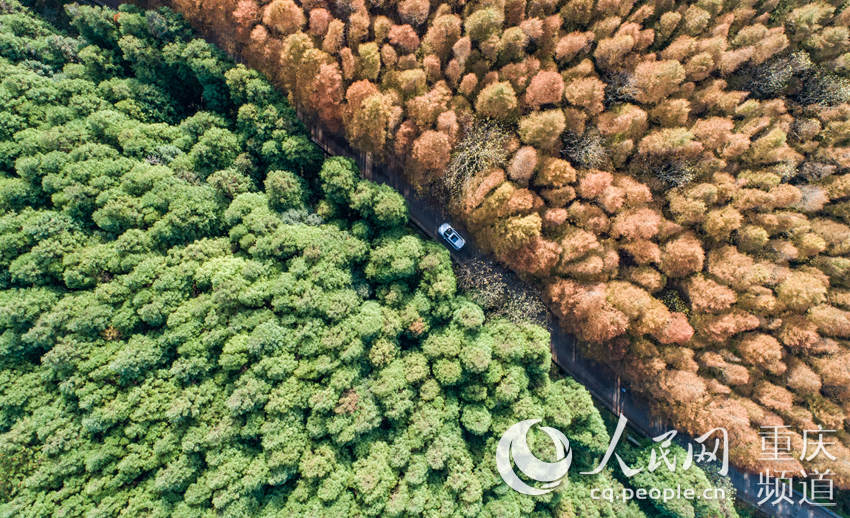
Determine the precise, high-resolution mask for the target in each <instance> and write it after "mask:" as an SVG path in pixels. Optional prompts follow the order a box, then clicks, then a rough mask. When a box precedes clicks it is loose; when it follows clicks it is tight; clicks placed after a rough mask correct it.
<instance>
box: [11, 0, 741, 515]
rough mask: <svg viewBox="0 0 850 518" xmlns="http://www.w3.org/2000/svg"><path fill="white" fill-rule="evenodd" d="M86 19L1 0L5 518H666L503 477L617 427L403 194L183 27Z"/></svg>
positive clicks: (588, 445) (145, 18)
mask: <svg viewBox="0 0 850 518" xmlns="http://www.w3.org/2000/svg"><path fill="white" fill-rule="evenodd" d="M69 14H70V21H71V23H72V26H73V27H74V28H75V29H76V31H78V35H77V36H65V35H60V34H58V33H57V32H55V30H53V29H52V28H51V27H49V26H47V25H46V24H45V23H44V22H41V21H39V20H38V19H36V18H35V17H33V16H32V15H31V14H30V13H28V12H26V11H25V10H23V9H22V8H20V6H18V5H17V4H15V2H13V1H12V0H6V1H4V2H3V3H2V4H0V47H2V48H1V49H0V78H2V79H1V80H0V99H2V106H0V120H2V121H3V122H2V129H1V130H0V131H2V134H1V135H0V139H2V142H0V150H1V151H2V153H0V155H2V156H0V166H2V169H3V172H2V176H0V209H2V215H0V272H2V275H0V469H2V472H3V477H2V482H1V483H0V516H10V517H11V516H45V517H46V516H133V517H136V516H162V517H166V516H167V517H170V516H210V515H212V514H213V513H217V514H219V515H224V516H316V517H323V516H435V517H436V516H485V517H486V516H493V517H511V516H516V517H519V516H551V515H553V514H554V515H558V516H576V515H581V516H607V517H642V516H645V514H644V512H643V511H642V510H641V509H639V508H638V507H637V506H636V505H635V504H633V503H630V504H628V505H626V504H622V503H606V502H599V501H593V500H591V499H590V498H589V497H588V492H589V490H590V488H592V487H615V488H619V487H622V486H621V485H620V482H619V481H617V480H616V479H615V477H614V473H613V472H612V471H611V470H605V471H604V472H602V473H601V474H600V475H599V476H596V477H575V478H573V479H572V480H570V481H569V483H567V484H564V485H563V486H562V487H561V488H560V489H559V490H558V491H556V492H555V493H553V494H550V495H548V496H547V497H544V498H532V497H526V496H522V495H520V494H519V493H516V492H514V491H512V490H510V489H509V488H508V487H507V486H506V485H504V484H503V483H502V481H501V479H500V478H499V476H498V474H497V473H496V468H495V461H494V455H495V445H496V442H497V441H498V438H499V435H500V434H501V433H502V432H503V431H504V430H505V429H506V428H507V427H508V426H510V425H512V424H514V423H515V422H516V421H518V420H520V419H526V418H529V417H539V418H545V420H546V422H547V424H548V425H550V426H555V427H557V428H559V429H560V430H562V431H563V432H564V433H566V434H567V435H568V436H569V437H570V439H571V446H572V448H573V450H574V455H575V457H574V467H573V470H576V471H577V470H580V469H582V468H585V469H587V468H590V467H592V466H593V465H595V463H596V462H597V461H598V460H599V458H600V457H601V454H602V453H603V451H604V449H605V447H606V446H607V441H608V434H607V432H606V429H605V426H604V423H603V421H602V419H601V417H600V415H599V413H598V412H597V411H596V409H595V408H594V407H593V404H592V402H591V399H590V396H589V395H588V393H587V392H586V391H585V390H584V389H583V388H581V387H580V386H579V385H578V384H577V383H575V382H574V381H572V380H558V381H553V380H552V379H550V377H549V368H550V359H549V358H550V357H549V345H548V335H547V333H546V332H545V331H544V330H543V329H542V328H540V327H537V326H532V325H517V324H513V323H510V322H508V321H505V320H501V319H495V320H493V319H490V320H488V319H487V318H486V316H485V314H484V313H483V311H482V310H481V309H480V308H479V307H478V306H476V305H475V304H473V303H471V302H469V301H468V300H466V299H465V298H464V297H462V296H460V295H458V294H457V293H456V284H455V277H454V274H453V273H452V269H451V264H450V261H449V256H448V253H447V251H446V250H445V249H444V248H442V247H441V246H439V245H437V244H435V243H431V242H424V241H422V240H421V239H420V238H419V237H417V236H415V235H413V234H411V233H410V232H409V230H407V228H406V227H405V226H404V225H405V223H406V221H407V210H406V207H405V203H404V200H403V199H402V197H401V196H400V195H399V194H398V193H396V192H394V191H392V190H391V189H389V188H386V187H382V186H378V185H375V184H373V183H371V182H369V181H364V180H361V179H360V178H359V175H358V173H357V171H356V169H355V168H354V167H353V165H352V163H351V162H350V161H348V160H346V159H340V158H329V159H327V160H323V158H322V156H321V154H319V153H318V151H317V149H316V148H315V147H314V146H313V145H311V143H310V142H309V141H308V140H307V139H306V138H305V137H304V133H303V128H302V127H301V126H300V125H299V123H298V122H297V121H296V119H295V118H294V116H293V113H292V110H291V109H290V108H289V107H288V105H287V103H286V102H285V100H283V99H282V98H280V97H279V95H278V94H276V93H275V91H274V90H273V89H272V88H271V86H270V84H269V83H268V82H266V81H265V80H264V79H262V78H261V77H260V76H258V74H256V73H255V72H252V71H249V70H247V69H246V68H244V67H243V66H234V65H232V64H231V63H229V62H227V61H226V60H224V59H222V57H221V56H220V55H219V54H218V52H217V51H216V50H215V49H214V48H213V47H211V46H209V45H208V44H206V43H204V42H202V41H200V40H197V39H192V37H191V34H190V33H189V31H188V30H187V29H186V27H185V26H184V25H183V23H182V22H181V21H180V20H179V19H178V18H177V17H176V16H175V15H174V14H173V13H171V12H169V11H157V12H144V11H138V10H135V9H131V8H125V9H124V10H123V11H122V12H120V13H116V12H113V11H109V10H105V9H99V8H89V7H78V6H74V7H72V8H71V9H70V10H69ZM531 439H532V447H533V448H534V449H535V451H536V452H537V454H538V455H540V456H541V457H544V458H545V457H546V456H547V454H551V453H553V451H552V450H551V448H552V447H551V444H550V445H549V446H548V448H549V449H548V450H547V447H546V446H547V444H546V443H545V442H544V441H540V440H539V437H538V436H537V435H532V437H531ZM691 475H692V476H691V478H690V479H689V481H688V483H689V484H691V485H692V486H694V487H704V486H706V485H707V484H708V483H709V482H708V480H707V478H706V476H705V475H704V474H703V473H702V472H701V471H699V470H694V471H693V472H692V473H691ZM668 505H669V504H668ZM694 506H695V507H694ZM695 509H696V510H697V511H698V512H700V513H708V514H710V515H712V516H719V515H721V514H723V515H728V516H735V514H734V511H728V513H727V511H724V509H729V505H728V502H714V503H711V502H710V503H704V502H703V503H695V504H691V503H689V502H682V507H681V508H680V509H678V510H677V511H676V512H675V513H674V515H675V516H683V517H693V516H694V512H695ZM650 515H652V514H650Z"/></svg>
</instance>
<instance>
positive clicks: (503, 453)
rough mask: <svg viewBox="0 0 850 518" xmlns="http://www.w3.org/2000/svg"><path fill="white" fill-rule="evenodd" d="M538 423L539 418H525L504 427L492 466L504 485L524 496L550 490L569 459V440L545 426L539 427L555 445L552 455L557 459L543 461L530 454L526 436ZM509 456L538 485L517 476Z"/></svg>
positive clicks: (567, 466)
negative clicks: (537, 486) (536, 485)
mask: <svg viewBox="0 0 850 518" xmlns="http://www.w3.org/2000/svg"><path fill="white" fill-rule="evenodd" d="M539 422H540V419H527V420H525V421H520V422H518V423H517V424H515V425H513V426H511V427H510V428H508V429H507V430H505V433H504V434H503V435H502V438H501V439H499V446H498V447H497V448H496V467H497V468H498V470H499V475H501V476H502V479H503V480H504V481H505V483H507V484H508V486H510V487H511V488H512V489H513V490H515V491H517V492H519V493H522V494H524V495H545V494H546V493H549V492H551V491H554V489H555V488H556V487H558V485H559V484H560V483H561V480H562V479H563V478H564V476H566V474H567V471H568V470H569V469H570V463H571V462H572V460H573V452H572V450H570V441H569V440H568V439H567V437H566V436H565V435H564V434H563V433H561V432H559V431H558V430H555V429H554V428H550V427H548V426H541V427H540V429H541V430H543V431H544V432H546V434H547V435H548V436H549V437H550V438H551V439H552V442H553V443H554V444H555V456H556V457H557V458H558V459H559V460H558V461H557V462H543V461H542V460H540V459H538V458H537V457H535V456H534V455H533V454H532V453H531V451H530V450H529V449H528V440H527V438H526V436H527V435H528V430H529V429H530V428H531V427H532V426H534V425H535V424H537V423H539ZM511 458H513V464H515V465H516V467H517V468H519V470H520V471H521V472H522V473H523V474H524V475H525V476H526V477H528V478H530V479H532V480H536V481H537V482H543V484H541V485H540V488H536V487H532V486H529V485H528V484H526V483H525V482H523V481H522V480H521V479H520V478H519V477H518V476H517V474H516V473H515V472H514V470H513V467H511Z"/></svg>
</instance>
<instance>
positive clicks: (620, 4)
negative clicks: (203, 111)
mask: <svg viewBox="0 0 850 518" xmlns="http://www.w3.org/2000/svg"><path fill="white" fill-rule="evenodd" d="M170 3H171V4H173V5H175V6H177V7H178V8H179V9H180V10H181V11H183V12H184V13H186V14H187V16H188V17H189V18H191V19H193V20H195V21H196V22H197V25H198V26H199V27H204V28H205V29H207V30H208V31H209V33H210V34H211V35H212V37H215V38H217V39H218V41H220V42H221V43H222V44H223V45H224V46H225V48H226V49H228V50H229V51H231V52H234V53H237V54H240V55H242V56H244V57H245V59H247V60H250V61H251V62H252V63H255V64H256V65H257V66H259V67H261V68H262V69H263V70H265V71H266V72H267V73H269V74H270V75H272V76H273V77H274V78H275V79H276V80H277V81H278V82H279V83H280V84H281V85H283V86H284V87H285V88H286V89H287V90H288V91H289V92H290V95H291V98H292V99H294V101H295V102H296V103H297V105H298V106H300V107H301V108H302V110H303V111H304V112H305V113H306V114H307V115H309V116H311V117H312V119H313V121H314V122H315V123H317V124H321V125H323V126H324V127H325V128H327V129H329V130H331V131H338V132H340V133H342V134H344V135H345V136H347V138H348V139H349V140H350V141H351V143H352V144H353V145H354V146H356V147H357V148H359V149H360V150H361V151H363V152H369V153H372V154H373V155H375V156H376V157H379V158H382V159H383V160H384V161H385V162H387V163H391V164H394V163H403V164H404V165H405V166H406V171H407V172H408V173H409V174H410V175H411V178H412V179H413V180H414V182H416V183H417V184H419V185H420V186H422V187H427V186H428V185H431V184H434V183H437V184H439V183H441V182H443V180H448V181H449V183H450V184H451V185H452V187H453V188H454V187H457V186H458V185H459V186H460V189H457V192H456V194H457V196H456V199H455V200H454V202H455V207H456V210H457V212H458V214H460V215H462V216H463V217H464V219H465V220H466V223H467V226H469V227H470V228H471V229H472V230H473V231H474V232H475V234H476V236H477V237H478V238H479V242H480V243H481V244H483V245H484V246H485V247H486V248H488V249H490V250H492V251H493V252H494V253H495V254H496V256H497V257H499V258H501V259H502V260H503V261H504V262H505V263H506V264H508V265H509V266H511V267H512V268H513V269H515V270H516V271H518V272H520V273H522V274H525V275H527V276H531V277H534V278H536V279H537V280H539V281H540V282H541V284H543V286H544V288H545V289H546V293H547V296H548V298H549V300H550V303H551V307H552V308H553V309H554V310H555V312H556V313H558V314H559V315H560V316H561V319H562V321H563V323H564V325H565V326H566V327H567V328H568V329H569V330H570V331H572V332H574V333H576V334H577V335H579V336H580V337H581V338H583V339H584V341H585V342H586V343H587V344H589V347H588V350H589V353H590V354H592V355H594V356H596V357H597V358H600V359H603V360H605V361H607V362H609V363H612V364H614V365H617V366H618V368H619V370H620V371H621V372H623V373H624V374H625V375H626V376H627V378H628V379H630V380H631V382H632V384H633V386H635V387H636V388H638V389H640V390H643V391H644V392H645V393H646V394H647V395H649V396H651V399H653V400H655V401H658V402H660V403H659V405H658V407H659V408H658V410H659V411H660V412H661V413H662V414H663V415H665V416H667V417H669V418H672V419H673V421H674V422H675V423H676V425H677V426H678V427H680V428H683V429H686V430H689V431H691V432H694V433H699V432H700V431H701V430H702V429H704V428H705V427H706V426H708V425H715V426H725V427H727V428H728V429H729V430H730V431H732V435H733V441H732V442H733V443H734V444H735V446H736V448H737V451H736V453H735V458H736V462H737V463H738V464H740V465H744V466H747V467H750V468H753V469H755V468H758V467H759V466H758V462H757V458H758V457H759V456H760V447H761V444H760V441H759V436H758V429H759V427H760V426H768V425H775V424H778V423H785V424H787V425H789V426H791V427H792V428H793V429H794V430H795V433H796V435H795V437H794V439H793V441H792V442H793V444H794V447H795V453H796V455H795V457H799V456H800V453H801V452H800V451H799V449H800V447H801V445H802V444H803V441H802V438H801V436H800V433H799V431H800V430H803V429H816V428H817V426H819V425H820V426H823V427H824V428H827V429H835V430H838V431H839V442H840V443H842V444H843V446H844V447H843V448H840V449H838V450H837V451H836V452H835V453H834V454H835V455H838V456H839V457H842V458H847V457H848V456H850V451H848V449H847V446H848V445H850V436H848V434H847V430H846V429H845V427H846V426H848V416H849V415H850V403H848V402H850V392H848V390H850V389H848V387H850V346H848V342H847V339H848V337H850V313H848V310H850V277H848V276H850V256H848V253H850V248H848V244H850V211H849V210H848V209H850V201H848V200H850V174H848V170H850V103H848V102H850V80H848V75H850V29H848V24H850V7H848V5H847V3H846V2H844V1H842V0H830V1H821V0H818V1H816V2H812V3H807V2H805V1H804V0H746V1H743V2H740V1H727V2H723V1H720V0H698V1H674V0H647V1H638V2H634V1H610V0H559V1H550V0H479V1H473V2H445V3H441V2H437V1H435V2H429V1H427V0H400V1H397V2H396V1H380V0H377V1H373V0H370V1H368V2H367V1H365V0H335V1H332V2H328V1H324V0H304V1H302V2H296V1H294V0H273V1H259V2H258V1H256V0H216V1H213V2H206V1H205V2H202V3H198V2H194V1H191V0H172V1H171V2H170ZM488 121H489V122H488ZM493 121H495V122H496V123H498V124H500V125H501V126H502V128H503V131H505V132H506V133H507V144H506V145H505V146H493V145H487V144H488V142H492V140H489V139H490V138H491V137H492V135H493V132H492V131H488V130H486V127H491V126H492V124H493ZM481 125H483V126H485V130H481V129H480V128H479V126H481ZM482 139H484V140H483V141H482ZM451 149H454V153H450V150H451ZM503 150H507V153H504V152H502V151H503ZM478 154H483V156H484V159H482V160H477V161H476V160H472V161H470V159H469V156H470V155H473V156H477V155H478ZM470 164H484V165H483V166H482V167H481V168H479V169H478V170H472V171H470V170H469V169H470V167H469V166H470ZM458 174H460V175H461V179H460V180H461V181H458ZM443 183H445V182H443ZM449 191H450V192H455V191H454V190H453V189H450V190H449ZM833 464H835V463H830V465H829V466H826V465H809V466H807V467H808V468H809V469H811V468H814V467H817V468H819V469H821V470H822V471H823V470H824V469H826V468H827V467H830V468H832V469H833V470H838V471H840V474H839V478H840V480H841V483H842V484H843V485H844V486H850V468H848V465H847V464H846V463H839V464H835V465H833ZM774 467H775V466H774ZM784 467H785V468H786V469H788V470H789V471H795V472H799V470H800V468H801V467H802V466H801V465H800V464H799V463H797V462H790V463H788V464H786V465H785V466H784Z"/></svg>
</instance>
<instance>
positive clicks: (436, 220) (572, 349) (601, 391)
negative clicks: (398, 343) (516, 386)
mask: <svg viewBox="0 0 850 518" xmlns="http://www.w3.org/2000/svg"><path fill="white" fill-rule="evenodd" d="M83 1H85V0H83ZM89 1H90V2H91V3H94V4H98V5H101V6H106V7H111V8H113V9H116V8H117V7H118V5H120V4H122V3H125V2H124V1H123V0H89ZM299 117H301V119H302V120H304V117H303V116H302V114H300V113H299ZM307 127H308V128H309V130H310V133H311V138H312V139H313V142H315V143H316V144H317V145H318V146H319V147H321V148H322V149H323V150H324V152H325V153H327V154H328V155H340V156H347V157H350V158H352V159H354V160H355V161H356V162H357V165H358V166H359V167H360V171H361V173H362V174H363V176H364V177H366V178H368V179H370V180H373V181H375V182H378V183H383V184H387V185H390V186H391V187H393V188H395V189H396V190H397V191H398V192H400V193H401V194H402V195H403V196H404V198H405V200H407V204H408V209H409V215H410V221H411V223H413V224H414V225H416V226H417V227H418V228H419V229H420V230H421V231H422V232H424V233H425V234H426V235H428V236H430V237H431V238H433V239H435V240H437V241H439V242H440V243H443V244H446V243H445V242H444V241H443V239H442V238H441V237H440V236H438V235H437V227H438V226H439V225H440V224H441V223H443V222H445V221H446V219H445V211H441V210H438V209H436V208H435V206H434V204H433V203H431V202H429V201H428V200H426V199H425V198H424V197H422V196H420V195H419V194H417V193H416V191H415V189H414V188H413V186H411V185H410V183H408V182H407V181H406V180H405V178H404V176H403V175H402V174H401V171H387V170H386V169H385V168H384V167H382V166H381V165H379V164H375V163H373V162H372V159H371V157H369V156H368V155H365V154H363V153H359V152H356V151H355V150H353V149H352V148H351V147H350V146H349V145H348V144H347V143H346V142H343V141H340V140H338V139H334V138H332V137H331V136H328V135H324V134H323V132H322V130H321V129H320V128H317V127H310V125H307ZM451 223H452V226H453V227H454V228H455V229H457V230H458V232H460V233H461V235H462V236H463V237H464V238H465V239H466V242H467V244H466V246H465V247H464V249H463V250H461V251H455V250H452V249H451V248H450V247H448V246H447V248H449V251H450V252H451V253H452V257H453V259H454V260H456V261H459V262H467V261H470V260H472V259H475V258H482V257H483V255H484V254H482V253H481V251H480V249H479V248H478V247H477V246H476V245H475V241H474V238H473V236H472V235H471V234H470V233H469V232H467V231H466V228H465V227H464V225H463V224H461V223H460V222H455V221H453V222H451ZM499 267H500V268H501V266H499ZM505 274H506V275H513V273H512V272H510V271H507V270H505ZM550 322H553V324H551V325H550V326H549V331H550V333H551V337H552V338H551V340H552V343H551V348H552V359H553V361H554V362H555V364H557V365H558V366H559V367H560V368H561V369H562V370H563V371H564V372H565V373H566V374H568V375H570V376H572V377H573V378H575V379H576V381H578V382H579V383H581V384H582V385H584V387H585V388H586V389H587V390H588V392H590V394H591V395H592V396H593V398H594V399H596V401H597V402H598V403H601V404H602V405H604V406H605V407H607V408H608V409H609V410H610V411H611V412H613V413H614V414H615V415H619V414H624V415H625V416H626V417H627V418H628V419H629V423H630V425H631V426H632V427H633V428H634V429H635V430H637V431H638V432H640V433H641V434H643V435H645V436H647V437H654V436H657V435H659V434H661V433H664V432H665V431H667V430H669V428H668V427H666V426H665V423H664V421H663V420H661V419H659V418H657V417H655V416H653V415H652V413H651V411H650V408H649V404H648V403H647V402H646V401H645V400H643V399H641V398H639V397H638V396H637V395H636V394H634V393H633V392H631V391H628V390H626V391H623V390H622V389H623V387H622V385H621V383H620V377H619V376H618V375H617V374H616V373H614V372H613V371H612V370H611V369H609V368H608V367H607V366H605V365H602V364H599V363H597V362H594V361H591V360H588V359H586V358H583V357H582V356H581V355H580V354H579V353H578V350H577V347H576V338H575V337H574V336H572V335H570V334H567V333H565V332H564V331H562V330H561V329H560V327H559V326H558V325H557V323H556V322H557V321H556V319H554V318H551V319H550ZM679 437H681V438H683V439H684V440H690V438H688V437H687V436H685V435H684V434H682V433H681V432H680V433H679ZM729 478H730V480H731V481H732V484H733V485H734V487H735V489H736V490H737V497H738V498H740V499H741V500H743V501H745V502H747V503H748V504H750V505H752V506H754V507H756V508H758V509H759V510H760V511H762V512H764V513H765V514H767V515H768V516H771V517H776V518H841V517H840V516H839V515H837V514H836V513H834V512H832V511H831V510H830V509H829V508H826V507H818V506H812V505H809V504H802V505H793V506H792V505H788V504H785V503H783V504H780V505H773V504H772V503H770V502H767V503H765V504H762V505H759V504H758V501H759V499H760V496H759V476H758V474H755V475H754V474H751V473H746V472H743V471H740V470H738V469H737V468H735V467H734V466H730V467H729ZM801 497H802V495H800V494H798V493H795V498H794V499H795V500H796V501H799V500H800V498H801ZM698 518H702V517H698ZM706 518H707V517H706Z"/></svg>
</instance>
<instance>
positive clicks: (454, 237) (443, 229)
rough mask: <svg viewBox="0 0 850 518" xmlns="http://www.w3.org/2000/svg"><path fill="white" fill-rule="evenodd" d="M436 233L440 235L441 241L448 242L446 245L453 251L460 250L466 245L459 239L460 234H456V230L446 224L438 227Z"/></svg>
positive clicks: (463, 240)
mask: <svg viewBox="0 0 850 518" xmlns="http://www.w3.org/2000/svg"><path fill="white" fill-rule="evenodd" d="M437 233H438V234H440V236H442V238H443V239H445V240H446V241H448V243H449V244H450V245H451V246H452V248H454V249H455V250H460V249H461V248H463V245H465V244H466V240H465V239H464V238H462V237H460V234H458V233H457V230H455V229H453V228H452V226H451V225H449V224H448V223H443V224H442V225H440V227H439V228H438V229H437Z"/></svg>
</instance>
